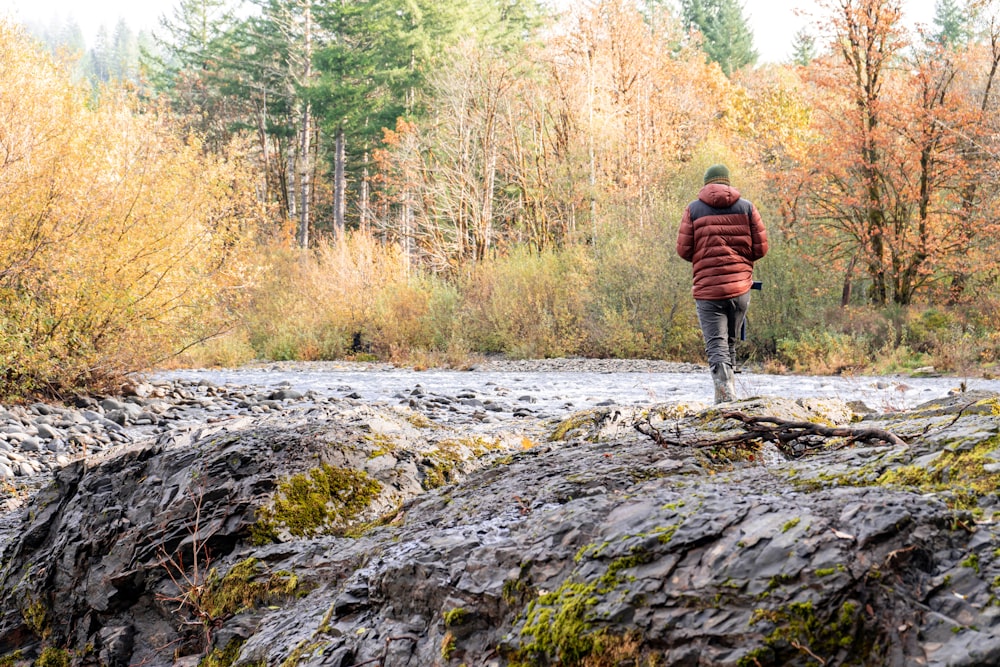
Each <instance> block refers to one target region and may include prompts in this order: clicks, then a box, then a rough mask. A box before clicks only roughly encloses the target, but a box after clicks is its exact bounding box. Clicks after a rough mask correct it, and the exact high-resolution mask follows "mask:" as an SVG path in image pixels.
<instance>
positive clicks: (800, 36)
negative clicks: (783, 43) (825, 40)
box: [792, 28, 816, 67]
mask: <svg viewBox="0 0 1000 667" xmlns="http://www.w3.org/2000/svg"><path fill="white" fill-rule="evenodd" d="M815 57H816V38H815V37H813V36H812V35H811V34H809V31H808V30H806V29H805V28H801V29H800V30H799V31H798V32H797V33H795V39H794V41H793V42H792V62H793V63H794V64H796V65H799V66H800V67H808V66H809V63H811V62H812V61H813V58H815Z"/></svg>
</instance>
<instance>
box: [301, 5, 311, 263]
mask: <svg viewBox="0 0 1000 667" xmlns="http://www.w3.org/2000/svg"><path fill="white" fill-rule="evenodd" d="M303 29H304V31H305V34H304V36H303V40H304V41H303V46H304V51H305V53H304V56H303V58H304V62H303V66H304V67H305V69H304V71H303V77H302V78H303V81H305V83H306V85H308V83H309V81H310V80H311V78H312V8H311V6H310V3H309V2H307V3H306V7H305V14H304V27H303ZM311 141H312V105H311V104H310V103H309V101H308V100H306V101H304V102H303V104H302V127H301V136H300V142H301V143H300V145H299V183H298V186H299V247H300V248H308V247H309V213H310V211H309V203H310V201H309V200H310V192H311V186H312V183H311V179H310V175H311V170H310V168H309V166H310V165H309V154H310V151H311V148H312V147H311Z"/></svg>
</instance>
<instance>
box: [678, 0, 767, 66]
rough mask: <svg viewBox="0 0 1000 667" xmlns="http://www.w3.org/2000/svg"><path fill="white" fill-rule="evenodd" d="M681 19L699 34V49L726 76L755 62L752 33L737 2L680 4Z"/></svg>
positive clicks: (715, 0) (685, 0)
mask: <svg viewBox="0 0 1000 667" xmlns="http://www.w3.org/2000/svg"><path fill="white" fill-rule="evenodd" d="M681 17H682V19H683V21H684V23H685V24H687V25H688V26H689V27H690V28H691V29H694V30H698V31H699V32H700V33H701V35H702V38H703V40H704V41H703V43H702V49H703V50H704V51H705V53H706V55H708V57H709V59H710V60H712V61H713V62H716V63H718V64H719V67H721V68H722V71H723V72H725V74H726V76H729V75H731V74H732V73H733V72H735V71H736V70H738V69H741V68H743V67H746V66H748V65H753V64H754V63H756V62H757V51H756V50H754V48H753V32H752V31H751V30H750V26H749V24H748V23H747V19H746V17H745V16H744V15H743V8H742V6H741V5H740V3H739V0H681Z"/></svg>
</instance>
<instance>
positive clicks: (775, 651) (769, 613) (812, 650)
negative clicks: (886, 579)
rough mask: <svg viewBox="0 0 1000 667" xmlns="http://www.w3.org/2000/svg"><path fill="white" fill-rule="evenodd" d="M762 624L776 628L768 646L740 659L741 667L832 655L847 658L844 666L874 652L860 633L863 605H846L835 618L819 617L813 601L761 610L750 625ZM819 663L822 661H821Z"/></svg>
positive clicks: (752, 618)
mask: <svg viewBox="0 0 1000 667" xmlns="http://www.w3.org/2000/svg"><path fill="white" fill-rule="evenodd" d="M760 623H770V624H771V625H772V626H773V628H774V629H773V630H772V631H771V632H770V633H769V634H768V635H767V636H766V637H765V639H764V646H762V647H758V648H756V649H754V650H752V651H750V652H749V653H747V654H746V655H745V656H744V657H743V658H741V659H740V660H739V662H738V663H737V665H738V666H739V667H760V666H761V665H787V664H791V663H793V662H794V663H795V664H799V663H798V661H799V660H802V659H803V658H806V659H807V660H808V659H810V658H812V659H815V658H816V657H817V656H831V655H844V656H846V657H847V658H848V660H847V661H846V662H845V663H844V664H854V660H862V659H864V658H866V657H869V656H868V654H869V653H870V652H871V647H870V646H868V645H867V644H866V642H865V635H864V633H862V632H860V630H861V625H862V619H861V615H860V614H859V605H858V604H856V603H854V602H844V603H843V604H842V605H841V606H840V609H839V610H837V612H836V613H835V614H833V615H832V617H831V618H824V617H821V616H818V615H817V614H816V611H815V609H814V608H813V606H812V603H810V602H793V603H791V604H789V605H787V606H785V607H781V608H779V609H758V610H756V611H755V612H754V613H753V616H752V617H751V618H750V625H757V624H760ZM807 664H813V663H811V662H808V663H807ZM815 664H822V662H821V661H819V660H817V661H816V663H815ZM859 664H860V663H859Z"/></svg>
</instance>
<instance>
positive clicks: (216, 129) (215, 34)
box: [142, 0, 241, 150]
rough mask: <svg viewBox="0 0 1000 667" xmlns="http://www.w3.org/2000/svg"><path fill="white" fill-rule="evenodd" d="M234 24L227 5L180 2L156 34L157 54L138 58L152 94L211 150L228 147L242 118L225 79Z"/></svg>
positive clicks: (208, 0) (224, 0) (223, 0)
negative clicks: (164, 101) (160, 97)
mask: <svg viewBox="0 0 1000 667" xmlns="http://www.w3.org/2000/svg"><path fill="white" fill-rule="evenodd" d="M235 22H236V18H235V14H234V10H233V8H232V3H231V1H230V0H180V2H179V3H178V4H177V5H176V6H175V7H174V10H173V14H172V15H171V16H169V17H163V18H161V19H160V30H159V31H157V32H154V35H153V38H154V41H155V43H156V46H157V52H156V53H153V52H151V51H149V50H147V51H145V52H144V53H143V56H142V61H143V64H144V65H145V67H146V68H147V69H148V70H149V72H150V76H151V78H152V81H153V85H154V87H155V89H156V90H157V91H159V92H161V93H165V94H166V95H167V97H168V99H169V100H170V103H171V107H172V109H173V110H174V111H175V112H176V113H178V114H180V115H182V116H183V117H184V118H185V119H186V122H187V125H188V128H189V129H190V130H192V131H194V132H196V133H197V134H198V135H199V136H201V137H202V138H203V139H204V140H205V142H206V146H207V147H208V148H210V149H212V150H221V149H222V147H223V146H224V145H226V144H227V143H228V142H229V141H230V139H231V138H232V136H233V126H234V124H235V122H236V120H237V119H238V118H239V117H240V111H241V110H240V109H234V108H233V104H234V102H235V101H238V100H234V99H233V98H232V97H231V96H229V95H227V94H226V91H225V90H224V87H225V81H224V78H223V74H224V65H225V58H226V56H227V55H228V54H229V53H230V51H229V48H230V44H229V42H228V38H229V35H230V34H231V31H232V30H233V27H234V26H235Z"/></svg>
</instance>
